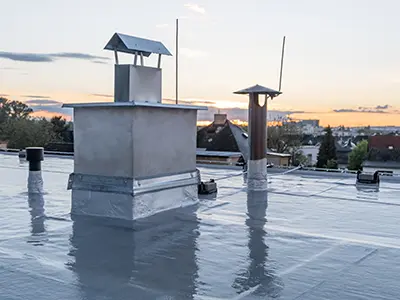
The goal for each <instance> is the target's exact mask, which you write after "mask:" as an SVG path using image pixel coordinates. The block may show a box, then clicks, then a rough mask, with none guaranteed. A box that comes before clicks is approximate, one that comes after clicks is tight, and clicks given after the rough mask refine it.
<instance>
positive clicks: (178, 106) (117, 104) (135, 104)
mask: <svg viewBox="0 0 400 300" xmlns="http://www.w3.org/2000/svg"><path fill="white" fill-rule="evenodd" d="M62 107H69V108H83V107H155V108H175V109H196V110H207V109H208V108H207V106H195V105H182V104H164V103H155V102H139V101H127V102H88V103H64V104H63V105H62Z"/></svg>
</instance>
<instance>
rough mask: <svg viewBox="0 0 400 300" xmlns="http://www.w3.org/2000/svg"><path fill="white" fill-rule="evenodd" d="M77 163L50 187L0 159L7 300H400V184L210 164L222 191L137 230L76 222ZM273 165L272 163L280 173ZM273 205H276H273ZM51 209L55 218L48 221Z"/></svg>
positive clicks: (57, 163) (53, 174)
mask: <svg viewBox="0 0 400 300" xmlns="http://www.w3.org/2000/svg"><path fill="white" fill-rule="evenodd" d="M72 168H73V161H72V160H71V159H68V158H50V157H46V158H45V162H44V166H43V169H44V171H43V179H44V186H45V191H46V194H45V195H44V196H43V200H44V211H43V205H42V204H41V199H40V197H39V198H34V197H28V194H27V193H26V190H27V188H26V180H27V176H28V171H27V165H26V164H25V163H23V164H20V162H19V160H18V157H17V156H15V155H0V195H1V196H0V200H1V201H0V206H1V209H0V226H1V230H0V291H1V293H0V299H13V300H14V299H82V300H83V299H85V300H91V299H96V300H97V299H113V300H114V299H163V300H167V299H169V300H172V299H272V298H273V299H318V300H319V299H398V295H400V286H399V285H398V281H399V279H400V231H399V230H398V226H397V225H396V223H397V219H398V216H399V215H400V197H399V195H400V194H399V193H400V183H398V182H396V180H395V179H394V178H391V179H389V178H383V179H382V181H381V187H380V190H379V191H378V192H377V191H373V190H366V189H359V190H358V189H356V187H355V185H354V181H355V177H354V175H351V176H350V175H342V174H330V173H320V172H318V174H317V173H310V172H297V173H296V174H295V172H293V173H289V174H286V175H279V174H278V173H277V172H279V171H274V170H272V169H271V176H270V183H269V187H270V191H269V192H268V194H266V193H247V192H246V190H245V189H244V186H245V185H244V179H243V177H242V176H234V177H230V178H226V177H227V175H230V174H232V175H235V174H238V173H239V172H240V171H239V170H228V169H222V168H200V171H201V174H202V179H206V178H225V179H222V180H219V181H218V188H219V191H218V195H217V197H216V199H213V197H208V198H207V199H202V200H201V202H200V204H199V206H198V207H196V211H195V212H194V213H192V214H191V213H185V214H184V213H180V214H178V213H177V214H176V216H175V217H174V221H173V222H168V224H165V225H157V226H149V227H147V228H145V229H141V230H137V231H132V230H128V229H122V228H118V227H105V226H100V225H94V224H88V223H85V222H84V221H80V220H77V221H75V222H73V221H71V219H70V216H69V211H70V192H69V191H67V190H66V185H67V179H68V174H69V173H70V172H71V171H72ZM269 170H270V169H269ZM267 201H268V202H267ZM43 213H44V214H45V217H44V218H43V217H40V216H41V215H43Z"/></svg>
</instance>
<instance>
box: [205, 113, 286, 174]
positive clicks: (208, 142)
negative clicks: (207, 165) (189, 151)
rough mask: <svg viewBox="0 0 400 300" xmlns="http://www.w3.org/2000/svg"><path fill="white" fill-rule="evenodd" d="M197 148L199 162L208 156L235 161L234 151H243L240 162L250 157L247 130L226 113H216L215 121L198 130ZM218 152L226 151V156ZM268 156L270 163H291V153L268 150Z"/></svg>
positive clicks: (281, 164)
mask: <svg viewBox="0 0 400 300" xmlns="http://www.w3.org/2000/svg"><path fill="white" fill-rule="evenodd" d="M197 148H198V153H197V161H198V162H201V161H204V160H207V159H206V158H208V159H209V161H211V158H212V159H215V160H216V161H221V160H224V161H228V160H230V161H233V158H234V157H235V156H234V153H241V156H242V157H241V158H240V159H238V161H237V162H238V164H241V163H243V162H244V161H247V160H248V158H249V141H248V134H247V132H246V131H245V130H243V129H242V128H241V127H239V126H237V125H235V124H233V123H232V122H231V121H229V120H228V118H227V115H226V114H215V115H214V121H213V122H212V123H211V124H210V125H208V126H205V127H202V128H201V129H199V130H198V131H197ZM199 149H201V150H202V151H200V150H199ZM213 152H214V153H213ZM216 152H225V154H224V155H225V156H224V158H223V159H222V158H221V157H220V158H217V156H216V155H217V153H216ZM221 155H222V154H221ZM229 155H232V156H229ZM266 157H267V161H268V162H269V163H273V164H274V165H280V166H288V165H289V164H290V158H291V155H290V154H286V153H276V152H272V151H269V150H268V152H267V153H266ZM217 163H218V162H217Z"/></svg>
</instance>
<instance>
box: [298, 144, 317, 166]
mask: <svg viewBox="0 0 400 300" xmlns="http://www.w3.org/2000/svg"><path fill="white" fill-rule="evenodd" d="M319 146H320V145H319V144H317V145H303V146H300V148H299V150H300V151H301V152H302V154H303V155H304V156H305V157H307V163H306V165H307V166H314V165H315V164H316V163H317V159H318V152H319Z"/></svg>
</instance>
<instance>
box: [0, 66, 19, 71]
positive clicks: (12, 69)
mask: <svg viewBox="0 0 400 300" xmlns="http://www.w3.org/2000/svg"><path fill="white" fill-rule="evenodd" d="M0 70H10V71H15V70H19V69H18V68H11V67H1V68H0Z"/></svg>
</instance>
